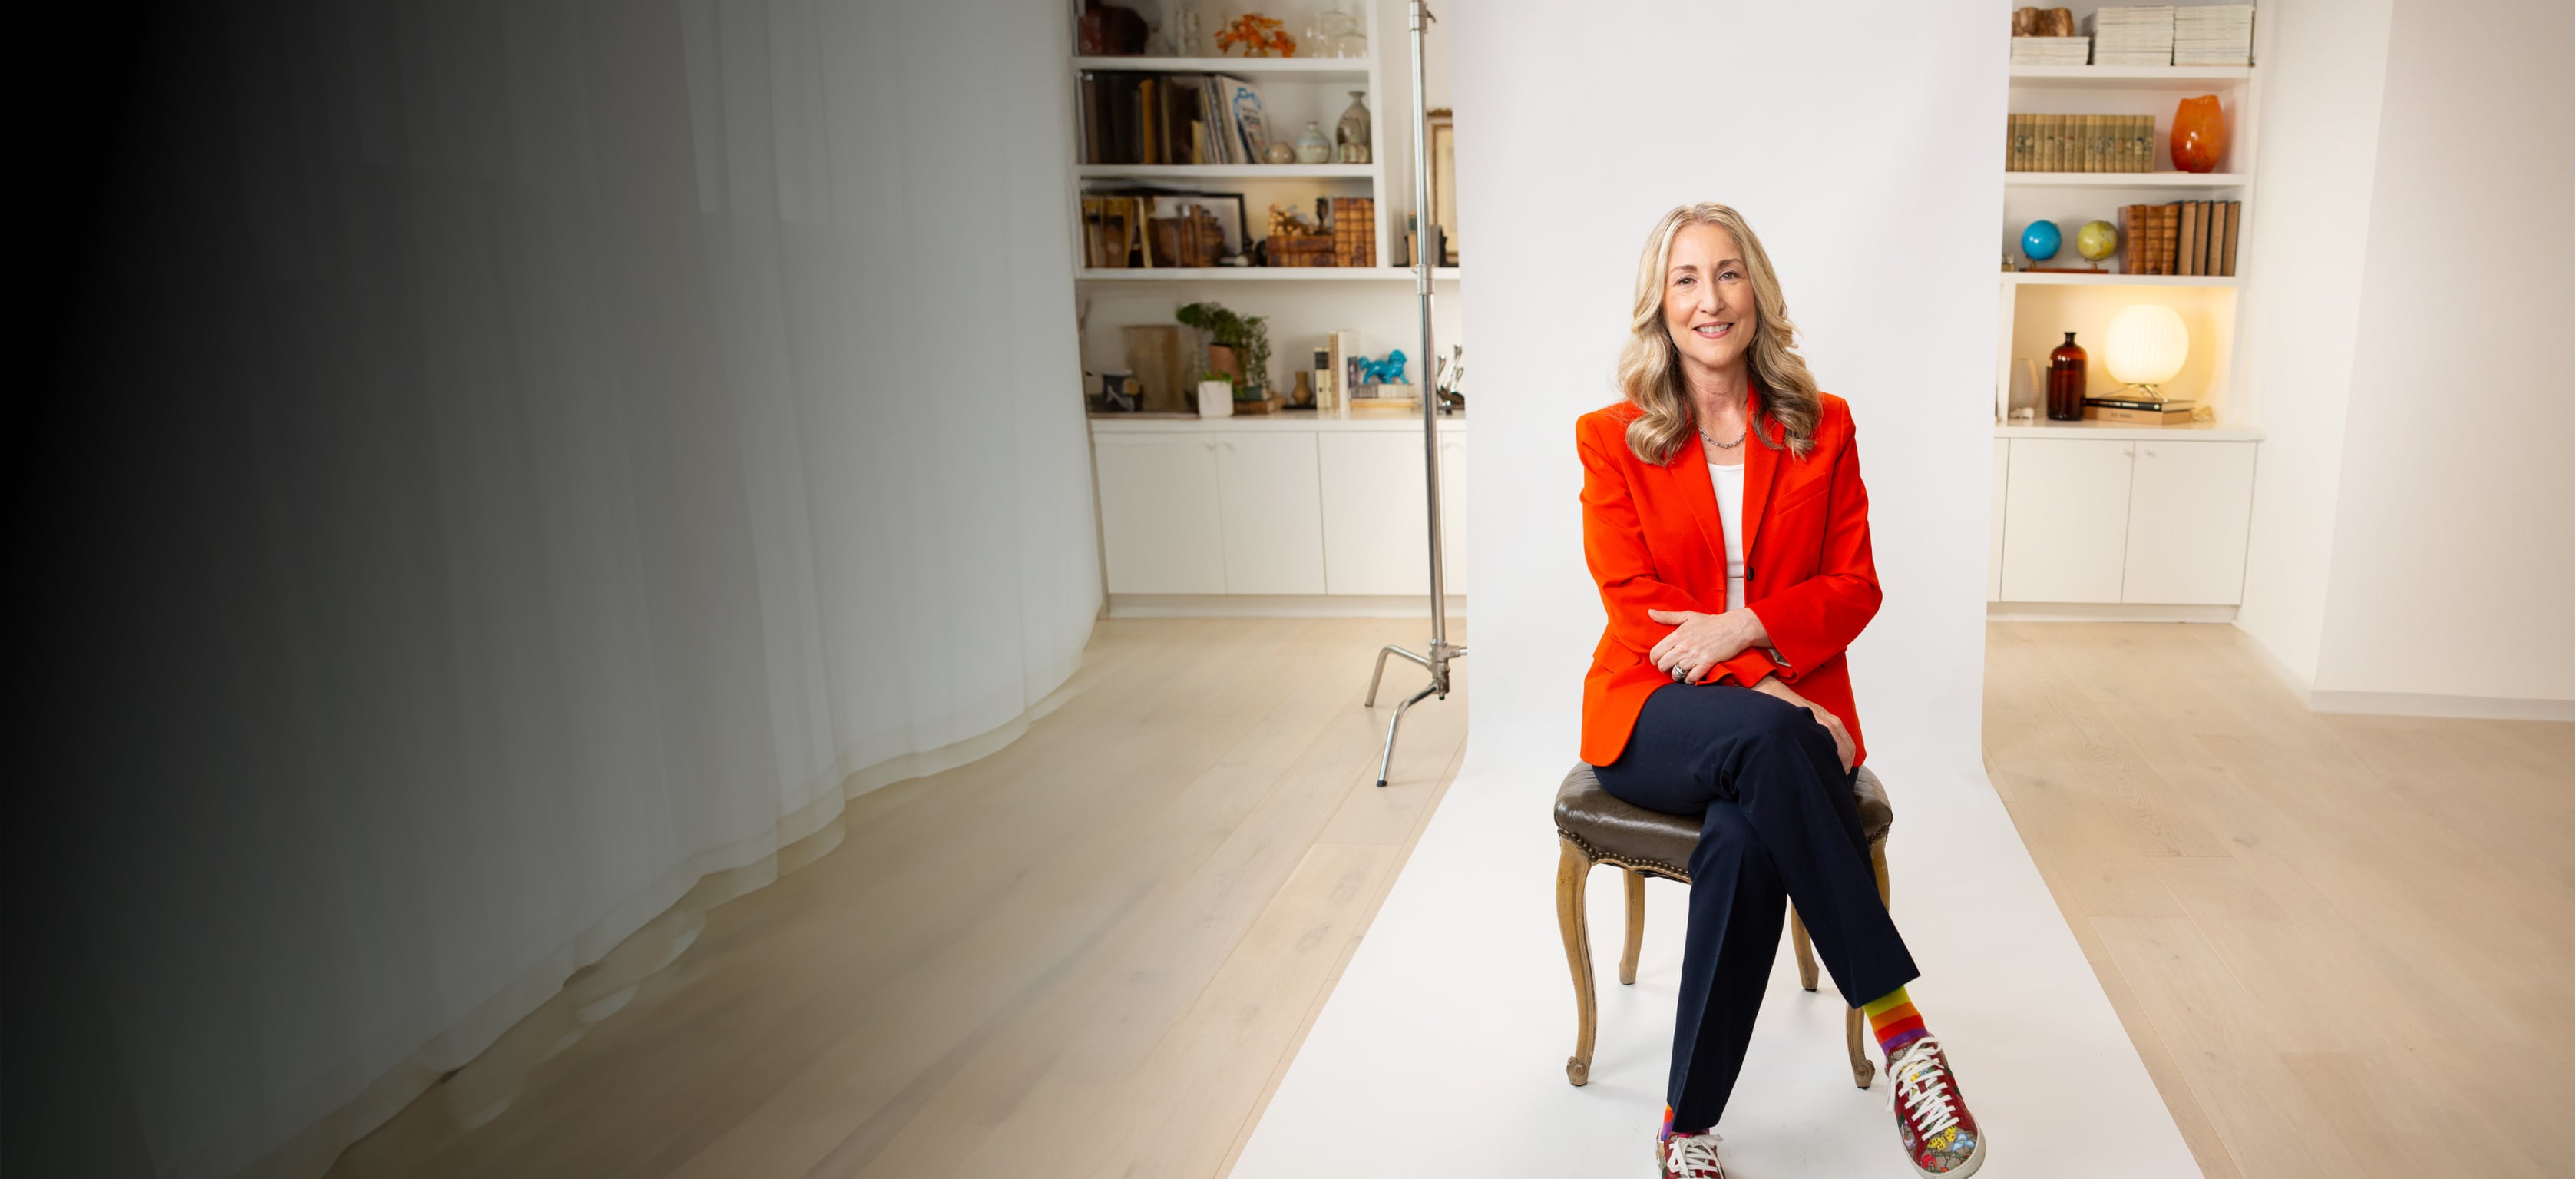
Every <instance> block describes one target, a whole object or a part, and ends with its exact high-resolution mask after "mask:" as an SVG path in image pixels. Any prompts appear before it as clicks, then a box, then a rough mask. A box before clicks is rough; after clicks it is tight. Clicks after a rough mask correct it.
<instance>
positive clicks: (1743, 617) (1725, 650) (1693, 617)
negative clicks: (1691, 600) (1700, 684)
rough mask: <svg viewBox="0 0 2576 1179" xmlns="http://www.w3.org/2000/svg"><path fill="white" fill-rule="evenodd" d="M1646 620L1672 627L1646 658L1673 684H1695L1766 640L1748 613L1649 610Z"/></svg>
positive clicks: (1751, 614)
mask: <svg viewBox="0 0 2576 1179" xmlns="http://www.w3.org/2000/svg"><path fill="white" fill-rule="evenodd" d="M1646 617H1648V618H1651V619H1653V620H1655V621H1657V622H1660V623H1664V624H1665V625H1668V626H1670V627H1672V628H1673V632H1672V633H1671V634H1668V635H1665V636H1664V637H1663V640H1662V641H1661V642H1658V643H1656V644H1655V649H1654V650H1652V651H1648V652H1647V653H1646V657H1647V658H1649V659H1652V660H1654V661H1655V666H1656V667H1657V668H1659V669H1661V670H1662V671H1663V673H1664V674H1665V675H1667V676H1671V677H1672V678H1673V679H1674V680H1675V681H1676V682H1680V683H1695V682H1697V681H1698V680H1699V678H1700V677H1701V676H1704V675H1707V674H1708V671H1709V669H1710V668H1713V667H1716V666H1717V665H1718V664H1720V663H1723V662H1725V661H1726V660H1729V659H1733V658H1735V657H1736V656H1738V655H1741V654H1743V653H1744V650H1745V648H1747V647H1750V646H1752V645H1754V644H1755V643H1757V642H1759V641H1761V640H1762V639H1763V638H1764V637H1766V636H1765V635H1764V634H1763V633H1762V630H1761V626H1762V623H1761V621H1760V620H1759V619H1758V618H1756V617H1755V616H1754V613H1753V612H1752V611H1751V610H1729V611H1727V612H1726V613H1724V614H1702V613H1700V612H1699V611H1697V610H1648V611H1646Z"/></svg>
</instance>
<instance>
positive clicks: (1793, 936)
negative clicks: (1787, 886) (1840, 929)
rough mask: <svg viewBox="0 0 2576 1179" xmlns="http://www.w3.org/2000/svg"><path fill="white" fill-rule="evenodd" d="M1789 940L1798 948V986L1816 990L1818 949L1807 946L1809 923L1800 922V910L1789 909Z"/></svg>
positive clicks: (1793, 906) (1795, 907)
mask: <svg viewBox="0 0 2576 1179" xmlns="http://www.w3.org/2000/svg"><path fill="white" fill-rule="evenodd" d="M1789 940H1790V941H1791V942H1793V943H1795V944H1796V945H1797V947H1798V985H1799V986H1802V987H1805V988H1807V989H1808V990H1810V991H1812V990H1815V989H1816V948H1815V947H1814V946H1812V945H1809V944H1807V923H1806V922H1804V921H1800V920H1798V908H1797V906H1795V905H1792V906H1790V907H1789Z"/></svg>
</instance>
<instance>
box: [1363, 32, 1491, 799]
mask: <svg viewBox="0 0 2576 1179" xmlns="http://www.w3.org/2000/svg"><path fill="white" fill-rule="evenodd" d="M1437 19H1439V18H1437V17H1435V16H1433V15H1431V10H1430V8H1428V7H1427V6H1425V5H1424V3H1423V0H1413V2H1412V4H1411V6H1410V18H1409V20H1408V22H1407V23H1408V24H1409V25H1410V27H1411V29H1412V34H1413V226H1414V235H1413V290H1414V295H1415V297H1416V299H1418V300H1419V301H1420V303H1421V305H1422V376H1421V377H1420V378H1419V379H1420V380H1421V382H1422V484H1423V487H1422V490H1423V497H1422V498H1423V504H1424V506H1425V507H1426V508H1427V509H1428V511H1429V513H1430V524H1431V528H1430V536H1431V651H1430V654H1428V655H1416V654H1414V653H1413V652H1411V651H1408V650H1405V649H1404V648H1402V647H1398V646H1396V645H1394V644H1392V643H1390V644H1388V645H1386V646H1384V647H1380V648H1378V652H1377V670H1376V671H1374V672H1371V673H1369V689H1368V696H1367V697H1366V698H1365V699H1363V700H1362V701H1361V702H1360V704H1361V707H1363V708H1375V707H1377V685H1378V681H1379V680H1381V679H1384V678H1385V677H1386V657H1387V656H1389V655H1401V656H1403V657H1404V658H1406V659H1410V660H1412V661H1413V662H1415V663H1419V664H1421V665H1422V667H1423V670H1425V671H1428V672H1430V673H1431V682H1430V683H1428V684H1425V685H1423V687H1422V690H1421V691H1419V692H1416V693H1414V694H1413V695H1412V696H1411V697H1409V698H1407V699H1406V700H1405V701H1404V702H1403V703H1401V704H1398V705H1396V706H1395V716H1394V717H1393V718H1391V719H1389V720H1388V721H1387V723H1386V748H1385V749H1383V750H1381V751H1380V752H1379V753H1378V757H1377V784H1378V785H1379V786H1380V787H1384V786H1385V785H1386V768H1387V765H1388V763H1390V762H1392V761H1394V760H1395V731H1396V728H1397V726H1400V725H1402V724H1403V723H1404V713H1405V710H1406V709H1409V708H1411V707H1413V706H1414V705H1416V704H1420V703H1422V701H1423V699H1424V698H1425V697H1428V696H1432V695H1437V696H1439V697H1440V698H1441V699H1443V700H1446V699H1448V698H1449V661H1450V660H1452V659H1458V658H1461V657H1464V656H1465V655H1466V654H1467V649H1466V648H1465V647H1460V646H1453V645H1451V644H1450V642H1449V609H1448V606H1449V603H1448V597H1447V592H1446V590H1445V588H1444V587H1443V586H1442V584H1441V577H1440V431H1439V429H1438V428H1437V425H1436V423H1437V422H1438V420H1439V419H1438V417H1437V415H1438V413H1439V410H1440V391H1439V390H1438V389H1437V388H1435V387H1434V382H1433V379H1432V378H1433V371H1432V368H1431V365H1432V363H1433V360H1432V358H1433V357H1434V356H1436V355H1438V354H1437V353H1435V352H1433V351H1432V350H1431V268H1432V266H1433V265H1434V264H1435V263H1437V262H1438V261H1439V260H1440V258H1441V256H1442V255H1443V254H1444V253H1446V250H1445V249H1444V248H1443V246H1442V243H1441V240H1440V227H1439V226H1437V225H1434V224H1432V221H1431V141H1430V135H1429V130H1430V120H1429V117H1428V115H1427V113H1426V108H1425V98H1426V96H1425V95H1424V93H1423V84H1422V35H1423V32H1424V29H1425V26H1427V25H1428V24H1429V23H1430V22H1432V21H1434V20H1437Z"/></svg>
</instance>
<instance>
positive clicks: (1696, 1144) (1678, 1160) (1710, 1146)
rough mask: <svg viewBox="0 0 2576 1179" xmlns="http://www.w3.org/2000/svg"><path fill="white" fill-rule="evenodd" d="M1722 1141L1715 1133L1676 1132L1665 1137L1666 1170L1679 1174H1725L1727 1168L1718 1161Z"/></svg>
mask: <svg viewBox="0 0 2576 1179" xmlns="http://www.w3.org/2000/svg"><path fill="white" fill-rule="evenodd" d="M1720 1141H1723V1140H1722V1139H1720V1138H1719V1137H1718V1136H1717V1135H1715V1134H1675V1135H1673V1136H1672V1137H1670V1138H1667V1139H1664V1170H1666V1171H1669V1172H1672V1173H1674V1174H1678V1175H1692V1174H1697V1173H1699V1172H1702V1171H1705V1172H1707V1173H1709V1174H1712V1175H1722V1174H1724V1173H1725V1172H1726V1168H1725V1167H1724V1166H1723V1165H1721V1164H1720V1163H1719V1162H1718V1161H1717V1144H1718V1143H1719V1142H1720Z"/></svg>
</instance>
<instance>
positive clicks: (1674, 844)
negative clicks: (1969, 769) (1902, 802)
mask: <svg viewBox="0 0 2576 1179" xmlns="http://www.w3.org/2000/svg"><path fill="white" fill-rule="evenodd" d="M1852 794H1853V796H1854V798H1856V799H1857V800H1858V801H1859V803H1860V826H1861V831H1862V833H1863V834H1866V835H1867V836H1869V841H1870V842H1871V843H1877V842H1878V841H1880V840H1882V839H1885V838H1887V829H1888V828H1889V827H1891V826H1893V825H1895V823H1896V811H1895V809H1894V808H1892V807H1890V806H1888V805H1887V787H1886V785H1885V784H1883V783H1881V782H1880V781H1879V780H1878V774H1877V773H1875V772H1873V771H1872V770H1871V769H1870V768H1869V767H1868V766H1862V767H1861V768H1860V780H1859V781H1857V782H1855V783H1854V784H1853V786H1852ZM1556 833H1557V834H1559V835H1561V836H1564V837H1565V838H1567V839H1571V840H1573V841H1575V842H1576V843H1578V844H1581V845H1582V846H1583V850H1584V851H1586V852H1588V853H1590V854H1591V856H1592V859H1593V861H1594V862H1596V863H1599V862H1603V861H1607V862H1610V863H1614V864H1617V865H1619V866H1620V867H1623V868H1630V869H1634V870H1636V871H1640V872H1644V873H1647V874H1649V875H1653V876H1661V877H1663V878H1665V879H1667V880H1678V881H1681V882H1682V883H1684V884H1688V883H1690V858H1691V849H1692V848H1695V847H1698V846H1699V820H1698V819H1696V818H1694V817H1691V816H1689V815H1668V814H1665V813H1663V812H1662V811H1650V810H1647V809H1646V808H1644V807H1641V806H1637V805H1635V804H1633V803H1627V802H1622V801H1620V800H1619V798H1618V797H1617V796H1616V795H1613V794H1611V793H1610V792H1609V791H1608V790H1605V789H1603V788H1602V786H1601V779H1600V777H1599V776H1598V775H1596V774H1594V773H1593V772H1592V767H1591V766H1588V765H1585V764H1583V763H1582V762H1579V761H1578V762H1576V763H1574V768H1573V769H1572V770H1569V771H1567V772H1566V775H1565V781H1564V783H1563V784H1561V785H1559V786H1558V787H1557V788H1556Z"/></svg>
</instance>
